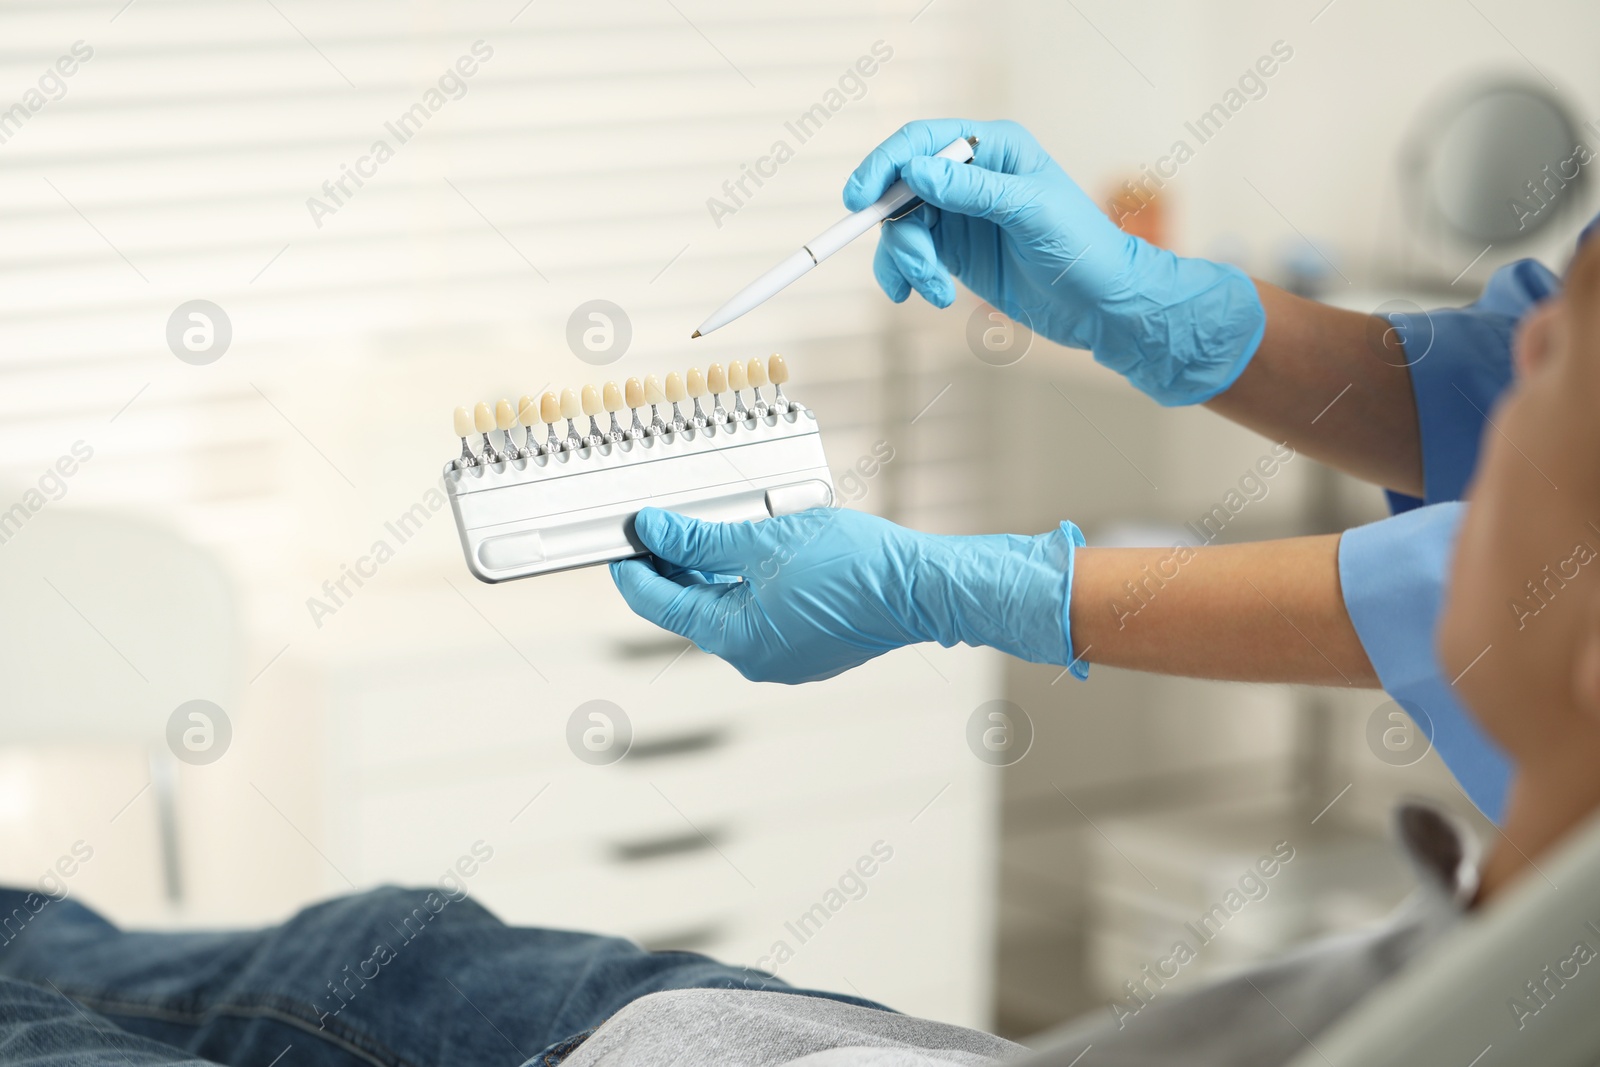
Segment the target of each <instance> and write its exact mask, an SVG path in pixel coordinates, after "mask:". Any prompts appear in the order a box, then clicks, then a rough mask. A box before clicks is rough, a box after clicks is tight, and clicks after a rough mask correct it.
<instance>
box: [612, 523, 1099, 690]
mask: <svg viewBox="0 0 1600 1067" xmlns="http://www.w3.org/2000/svg"><path fill="white" fill-rule="evenodd" d="M635 529H636V531H637V533H638V535H639V539H640V540H642V541H643V542H644V543H645V547H647V548H648V549H649V550H650V553H651V555H652V556H653V557H654V558H653V559H648V560H646V559H628V560H622V561H621V562H619V563H613V564H612V565H611V575H612V577H613V578H614V579H615V581H616V583H617V588H618V589H620V590H621V591H622V596H623V598H624V599H625V600H627V602H628V605H629V606H630V607H631V608H633V610H634V611H635V612H637V613H638V614H640V615H642V616H643V617H645V618H646V619H649V620H650V621H652V622H654V623H656V624H657V625H658V626H661V627H664V628H665V629H668V630H671V631H672V632H673V633H676V634H679V635H680V636H683V637H686V638H688V639H689V640H690V641H693V642H694V643H695V644H696V645H698V646H699V647H700V648H702V649H704V650H705V651H707V652H710V653H713V654H715V655H717V656H721V657H722V658H723V659H725V660H727V661H728V662H729V663H731V664H733V666H734V667H735V668H736V669H737V670H738V671H739V673H740V674H743V675H744V676H745V677H746V678H749V679H750V680H752V681H758V682H789V683H795V682H809V681H816V680H818V679H822V678H831V677H833V676H834V675H836V674H839V673H841V672H843V671H846V670H849V669H850V668H851V667H855V666H858V665H859V664H862V663H865V662H866V661H867V660H869V659H872V658H874V657H875V656H881V655H883V654H884V653H885V652H889V651H892V650H893V649H896V648H900V647H901V646H903V645H909V644H916V643H918V642H923V641H937V642H938V643H939V644H941V645H945V646H947V647H948V646H950V645H955V644H960V643H965V644H969V645H987V646H989V647H992V648H998V649H1000V650H1001V651H1003V652H1009V653H1010V654H1012V655H1014V656H1018V657H1020V658H1022V659H1026V660H1031V661H1033V662H1035V663H1054V664H1058V665H1060V666H1063V667H1065V666H1068V665H1071V667H1072V670H1073V673H1074V674H1076V675H1077V676H1079V677H1083V676H1084V675H1085V674H1086V673H1087V672H1088V665H1087V664H1086V663H1083V662H1081V661H1075V660H1074V657H1073V652H1072V641H1071V636H1070V635H1069V633H1068V626H1069V622H1068V604H1069V601H1070V598H1071V591H1072V563H1073V553H1074V552H1075V551H1076V549H1077V547H1078V546H1080V545H1082V544H1083V536H1082V534H1080V533H1079V532H1078V528H1077V527H1076V526H1074V525H1072V524H1071V523H1070V522H1064V523H1062V524H1061V526H1060V527H1059V528H1058V529H1056V530H1052V531H1051V532H1049V533H1045V534H1039V535H1038V536H1036V537H1023V536H1019V535H1014V534H988V535H982V536H976V537H954V536H940V535H936V534H924V533H918V532H916V531H914V530H908V529H905V528H904V527H901V526H896V525H895V524H894V523H892V522H889V521H888V520H887V519H880V518H878V517H877V516H875V515H868V514H865V513H863V512H858V511H845V510H838V509H832V508H814V509H812V510H810V511H803V512H800V513H799V514H796V515H785V516H780V517H778V518H774V519H768V520H766V521H765V522H760V523H749V522H744V523H715V522H702V521H700V520H698V519H691V518H687V517H685V516H683V515H679V514H676V513H674V512H670V511H662V510H660V509H658V508H646V509H644V510H643V511H641V512H640V513H639V517H638V520H637V522H636V524H635Z"/></svg>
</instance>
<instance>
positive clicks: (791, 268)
mask: <svg viewBox="0 0 1600 1067" xmlns="http://www.w3.org/2000/svg"><path fill="white" fill-rule="evenodd" d="M977 147H978V139H977V138H976V137H957V138H956V139H955V140H953V141H951V142H950V143H949V144H947V145H945V146H944V147H943V148H941V149H940V150H939V151H938V152H937V153H934V154H935V155H937V156H938V157H939V158H940V159H947V160H950V161H951V162H952V163H970V162H972V153H973V150H974V149H976V148H977ZM918 206H920V201H918V199H917V194H916V193H914V192H912V191H911V189H910V188H909V187H908V186H907V185H906V183H905V182H903V181H895V182H891V183H890V184H889V187H888V188H887V189H885V190H884V191H883V192H882V193H881V194H879V195H878V196H877V197H876V198H875V199H874V200H873V201H872V203H870V204H865V205H863V206H862V207H861V208H860V209H859V210H857V211H853V212H852V213H850V214H849V215H846V216H845V217H844V218H842V219H840V220H839V221H838V222H836V223H834V224H833V225H832V226H829V227H828V228H827V229H826V230H823V231H822V232H821V233H819V234H818V235H817V236H816V237H813V238H812V239H811V240H810V241H807V242H806V243H805V244H804V245H803V246H802V247H801V248H800V250H799V251H798V252H796V253H795V254H794V255H792V256H790V257H789V258H788V259H786V260H784V261H783V262H782V263H779V264H778V265H777V266H776V267H773V268H772V269H771V270H769V271H767V273H765V274H763V275H762V276H761V277H759V278H757V279H756V280H755V281H753V282H751V283H750V284H749V285H747V286H745V287H744V288H743V289H741V290H739V291H738V292H737V293H735V294H734V295H733V298H732V299H730V300H729V301H728V302H727V303H726V304H723V305H722V306H721V307H719V308H718V309H717V310H716V311H714V312H712V313H711V317H710V318H709V319H707V320H706V321H704V322H702V323H701V324H700V328H699V329H698V330H696V331H695V332H694V333H693V334H692V335H691V336H692V337H704V336H705V335H706V334H708V333H710V332H711V331H712V330H715V329H719V328H721V327H723V326H726V325H727V324H728V323H730V322H732V321H733V320H734V319H736V318H738V317H739V316H741V315H743V314H744V313H745V312H747V311H750V310H752V309H754V308H756V307H758V306H759V305H761V304H763V303H765V302H766V301H767V300H769V299H771V298H772V297H773V296H775V295H776V294H777V293H778V292H779V291H780V290H782V289H784V288H787V287H788V286H789V285H791V284H793V283H794V282H796V281H798V280H799V279H800V278H801V277H802V276H804V275H805V274H806V272H808V271H809V270H811V268H812V267H815V266H816V265H817V264H819V263H821V262H822V261H823V260H825V259H827V258H828V257H829V256H831V255H833V254H834V253H835V252H837V251H839V249H841V248H843V247H844V246H845V245H847V244H849V243H850V242H851V241H854V240H855V239H856V238H857V237H860V236H861V235H862V234H864V233H866V232H867V231H868V230H870V229H872V227H874V226H876V225H878V224H879V223H881V222H884V221H886V220H889V219H894V218H899V217H902V216H904V215H906V214H908V213H909V212H912V211H915V210H916V209H917V207H918Z"/></svg>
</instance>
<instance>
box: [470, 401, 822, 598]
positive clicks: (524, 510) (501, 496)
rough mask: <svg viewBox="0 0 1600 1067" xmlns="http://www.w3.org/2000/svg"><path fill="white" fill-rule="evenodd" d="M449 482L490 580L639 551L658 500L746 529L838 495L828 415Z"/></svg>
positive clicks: (510, 466) (645, 442) (536, 459)
mask: <svg viewBox="0 0 1600 1067" xmlns="http://www.w3.org/2000/svg"><path fill="white" fill-rule="evenodd" d="M727 447H737V448H739V456H738V457H737V462H738V465H739V472H740V475H741V477H739V478H738V479H730V478H729V473H728V458H727V457H726V456H722V455H718V454H717V453H718V452H720V451H721V450H722V449H724V448H727ZM445 483H446V489H447V494H448V496H449V499H450V502H451V508H452V511H453V513H454V515H455V519H456V525H457V529H458V531H459V532H460V534H461V541H462V546H463V550H464V552H465V555H466V559H467V563H468V567H469V568H470V569H471V571H472V573H473V574H474V575H475V576H476V577H478V578H479V579H481V580H483V581H486V582H499V581H505V580H508V579H512V578H522V577H529V576H532V575H535V574H543V573H549V572H552V571H558V570H566V569H570V568H573V567H581V566H588V565H592V564H599V563H606V562H610V561H613V560H619V559H626V558H629V557H633V556H637V555H639V554H640V552H641V547H640V546H639V545H638V544H637V542H636V541H634V540H633V539H632V532H631V531H632V523H633V520H634V518H635V516H636V515H637V514H638V510H639V508H640V507H642V506H644V505H645V504H646V503H649V504H653V505H657V506H661V507H667V508H671V509H673V510H675V511H679V512H682V513H685V514H690V515H694V516H696V517H699V518H704V519H707V520H711V521H717V522H742V521H760V520H762V519H765V518H768V517H770V516H772V515H787V514H792V513H794V512H797V511H800V510H804V509H806V508H810V507H824V506H828V505H830V504H832V503H834V500H835V493H834V489H833V481H832V476H831V474H830V473H829V470H828V463H827V458H826V456H825V455H824V454H823V450H822V443H821V439H820V436H819V435H818V433H817V427H816V420H815V418H814V417H813V416H812V415H811V413H810V412H809V411H806V410H804V409H799V408H797V409H796V410H795V411H793V412H790V413H788V414H785V415H769V416H768V417H766V418H764V419H755V420H750V421H748V422H744V423H740V424H736V425H734V426H732V427H729V426H713V427H710V428H709V429H708V430H706V431H691V432H685V433H667V434H662V435H658V436H651V437H643V438H633V439H624V440H622V441H619V442H615V443H611V442H606V443H603V444H601V445H600V446H599V447H596V448H581V449H578V450H575V451H566V450H561V451H557V452H554V453H552V452H548V451H547V452H545V453H543V454H540V455H537V456H530V457H519V458H516V460H515V462H489V463H480V464H476V465H459V466H458V465H455V464H452V465H451V467H450V468H449V469H447V471H446V474H445Z"/></svg>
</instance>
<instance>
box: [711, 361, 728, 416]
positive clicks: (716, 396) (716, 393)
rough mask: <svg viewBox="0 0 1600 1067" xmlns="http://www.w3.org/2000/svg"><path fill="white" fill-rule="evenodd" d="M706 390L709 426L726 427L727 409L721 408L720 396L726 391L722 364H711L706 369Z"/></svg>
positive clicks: (725, 378)
mask: <svg viewBox="0 0 1600 1067" xmlns="http://www.w3.org/2000/svg"><path fill="white" fill-rule="evenodd" d="M706 389H707V390H708V391H709V392H710V393H711V425H713V426H726V425H727V423H728V409H727V408H725V407H723V406H722V394H723V393H726V392H727V391H728V372H727V371H725V370H723V369H722V364H720V363H713V364H711V366H709V367H707V368H706Z"/></svg>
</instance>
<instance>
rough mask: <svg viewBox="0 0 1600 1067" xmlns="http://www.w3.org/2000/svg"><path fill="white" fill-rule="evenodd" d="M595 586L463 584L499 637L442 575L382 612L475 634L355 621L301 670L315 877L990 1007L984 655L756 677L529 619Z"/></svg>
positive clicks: (612, 616)
mask: <svg viewBox="0 0 1600 1067" xmlns="http://www.w3.org/2000/svg"><path fill="white" fill-rule="evenodd" d="M592 580H593V576H592V575H589V576H556V577H553V578H546V579H541V580H540V581H538V582H529V583H514V584H513V585H511V586H501V587H497V588H496V589H495V590H494V591H493V592H489V591H487V590H485V589H483V588H482V587H468V585H467V583H466V582H464V581H462V582H458V583H456V584H457V587H458V589H459V590H460V591H461V593H463V594H464V595H465V596H466V597H468V598H470V599H471V600H472V601H473V603H474V605H475V606H479V607H481V610H483V611H484V612H486V613H487V616H492V618H493V623H492V626H493V627H494V629H491V628H490V627H489V626H485V625H483V620H480V619H475V618H473V616H472V613H471V612H469V611H467V610H466V608H465V606H464V605H463V604H462V602H461V598H460V597H459V596H458V595H457V594H456V593H455V592H452V591H450V590H448V589H445V588H444V587H443V586H442V585H441V586H440V587H439V590H440V592H439V595H438V596H437V598H436V599H435V597H434V594H433V593H431V592H429V593H427V594H422V593H418V594H415V596H414V597H413V599H412V602H411V603H409V604H407V605H405V606H404V607H397V608H396V610H395V611H394V612H391V613H390V615H391V620H392V621H398V620H401V619H403V617H404V616H405V615H407V614H411V613H416V612H419V611H420V612H421V613H423V614H431V613H435V612H447V613H449V614H450V615H453V616H459V617H462V618H463V619H464V620H467V621H464V622H463V624H462V626H461V631H462V633H463V634H464V635H467V636H468V637H469V638H470V640H465V641H463V642H461V643H460V644H458V645H455V646H453V647H432V648H425V649H423V650H421V651H419V650H418V645H417V644H416V643H415V642H404V641H400V640H398V639H396V640H394V641H392V642H390V641H385V640H382V638H381V633H379V632H377V631H375V629H374V628H372V627H365V626H363V627H352V628H351V629H352V631H354V630H357V629H359V630H360V631H361V632H362V634H363V638H362V641H361V643H360V645H359V646H355V645H345V644H341V646H340V647H338V648H337V649H334V648H332V647H329V648H327V649H319V655H318V656H317V657H316V659H315V660H311V659H306V660H302V661H301V662H300V663H298V664H297V665H296V667H295V669H296V670H298V671H300V672H302V674H303V676H304V680H305V683H306V686H305V690H304V691H305V692H306V693H307V694H308V695H309V696H310V698H311V699H313V700H315V701H316V702H317V703H318V704H319V705H320V716H319V717H320V719H321V721H322V723H323V729H324V730H325V734H326V741H325V744H324V746H323V757H322V758H323V760H324V763H325V766H324V769H323V774H322V786H321V792H322V798H321V803H320V804H319V805H318V806H319V808H320V810H321V812H322V820H323V828H322V832H321V834H320V835H319V834H316V833H313V834H311V835H310V836H312V837H315V838H318V840H320V841H321V842H323V843H324V849H325V851H326V852H327V856H328V859H329V861H330V862H329V866H328V867H326V868H325V869H324V871H323V875H324V880H325V886H324V887H323V889H324V892H328V893H331V892H337V891H341V890H348V889H349V885H347V884H346V883H345V879H348V881H349V882H350V883H353V884H354V885H356V886H360V887H365V886H369V885H373V884H376V883H380V882H404V883H410V884H427V883H435V884H438V883H441V882H442V883H443V884H445V885H447V886H454V885H457V884H459V885H463V886H465V887H466V889H467V890H468V891H470V892H471V893H472V894H473V896H474V897H475V898H476V899H477V900H479V901H480V902H481V903H483V904H484V905H486V906H487V907H489V908H490V909H491V910H493V911H495V912H496V913H497V914H499V915H500V916H501V917H502V918H504V919H505V920H506V921H508V922H512V923H518V924H529V925H542V926H557V927H570V928H578V929H585V930H593V931H596V932H602V933H610V934H622V935H625V936H628V937H631V938H633V939H635V940H637V941H639V942H641V943H642V944H645V945H646V946H648V947H651V948H684V949H692V950H695V951H701V952H705V953H707V954H709V955H712V956H715V957H717V958H719V959H723V960H726V961H729V962H738V963H743V964H747V965H752V966H760V967H762V968H764V969H768V970H774V971H776V973H778V974H779V976H780V977H782V978H784V979H785V980H787V981H789V982H791V983H793V984H796V985H803V986H809V987H816V988H824V989H831V990H838V991H841V992H847V993H855V994H858V995H861V996H865V997H869V998H872V999H875V1000H879V1001H881V1002H883V1003H885V1004H888V1005H890V1006H891V1007H894V1008H896V1009H898V1010H901V1011H906V1012H913V1013H916V1014H919V1015H925V1016H930V1017H934V1018H939V1019H945V1020H949V1021H954V1022H960V1023H965V1024H969V1025H983V1024H985V1023H986V1022H987V1021H988V1014H989V1010H990V1002H991V997H992V990H991V978H992V967H993V964H992V959H993V955H994V946H993V930H994V926H995V923H994V916H993V908H994V887H993V883H994V871H995V862H996V860H995V842H996V838H997V834H998V814H997V809H996V797H997V784H998V783H997V781H996V779H995V777H994V771H993V769H992V768H990V767H988V766H986V765H984V764H983V763H981V762H980V761H979V760H978V759H976V758H975V757H974V756H973V755H972V753H971V752H970V751H969V750H968V748H967V744H966V739H965V730H966V720H967V718H968V716H969V715H970V714H971V713H972V711H973V710H974V709H975V708H977V707H978V705H980V704H982V703H984V702H985V701H987V700H991V699H994V698H995V697H996V696H998V695H999V686H1000V680H999V661H998V657H996V656H994V655H993V654H991V653H989V652H987V651H984V650H974V649H964V648H963V649H950V650H944V649H939V648H937V647H933V648H926V649H914V650H912V649H907V650H902V651H901V652H899V653H894V654H891V655H889V656H886V657H882V658H880V659H878V660H875V661H874V662H872V663H870V664H867V665H865V666H864V667H861V668H858V669H857V670H854V671H850V672H847V673H846V674H844V675H842V676H840V677H838V678H835V679H831V680H829V681H826V682H821V683H815V684H812V685H807V686H804V687H787V686H779V685H757V684H753V683H750V682H747V681H745V680H744V679H743V678H741V677H740V676H739V675H738V674H737V673H736V672H734V671H733V670H732V668H730V667H728V666H727V665H726V664H724V663H722V662H721V661H719V660H716V659H714V658H712V657H709V656H707V655H705V654H703V653H701V652H699V651H698V650H695V649H693V648H692V647H690V646H689V645H688V643H687V642H685V641H683V640H682V639H680V638H676V637H674V636H673V635H671V634H664V633H661V632H659V631H655V630H654V629H653V628H651V627H649V626H647V625H646V624H644V623H642V622H641V621H640V620H638V619H636V618H634V617H632V616H631V615H628V614H627V613H626V612H625V610H624V609H622V608H621V606H620V604H619V605H617V606H616V607H617V610H616V611H612V610H611V609H610V608H609V607H608V608H605V609H601V610H599V611H597V612H585V613H584V615H583V617H582V618H581V619H580V621H579V622H577V623H576V624H575V625H568V626H563V627H559V628H556V629H557V630H558V631H559V632H554V633H553V632H552V628H551V627H550V626H548V625H546V624H545V623H547V621H548V619H549V617H550V613H549V611H548V609H542V610H541V611H540V612H539V613H537V614H529V615H524V616H522V617H521V618H520V619H519V618H518V614H517V603H518V602H519V601H521V602H523V603H526V602H527V601H528V599H529V598H531V597H533V596H540V597H541V600H542V601H543V602H544V603H546V604H548V603H553V602H558V601H559V597H557V598H556V599H555V600H552V599H550V594H553V593H557V592H558V591H559V590H560V589H561V588H562V586H563V583H565V584H566V585H567V586H569V587H572V586H573V585H583V586H586V584H587V583H588V582H590V581H592ZM602 580H603V575H602ZM534 586H537V587H539V588H538V589H534V588H532V587H534ZM594 599H595V600H596V601H599V602H601V603H607V602H608V601H607V600H606V599H604V598H599V597H596V598H594ZM367 610H368V611H371V612H374V613H381V612H384V611H386V609H381V608H377V606H375V605H369V606H368V608H367ZM487 616H486V617H487ZM438 629H439V628H438V627H437V626H435V627H434V630H435V632H436V633H437V632H438ZM496 630H499V633H498V634H497V633H496V632H495V631H496ZM375 636H376V637H378V638H379V640H378V641H377V642H376V643H374V641H373V640H372V638H374V637H375ZM387 647H392V648H393V649H395V651H394V652H392V653H390V652H388V651H386V648H387ZM541 675H542V676H543V677H541ZM592 701H605V702H608V703H606V704H604V705H594V704H590V702H592ZM580 706H583V708H584V711H583V712H582V713H580V714H579V716H578V718H579V721H578V723H577V725H575V726H574V725H572V724H571V721H570V720H572V718H573V716H574V713H575V712H577V711H578V709H580ZM592 711H598V713H599V714H602V715H604V716H605V719H604V720H591V719H589V718H588V717H587V716H588V714H589V713H590V712H592ZM595 729H600V730H602V732H603V731H604V730H608V729H609V730H612V731H614V733H613V735H612V739H613V741H614V742H619V741H620V739H621V738H622V737H623V736H624V735H625V734H626V733H627V732H629V731H630V730H631V735H632V736H631V745H630V747H628V749H627V753H626V755H625V756H623V757H622V758H621V759H619V760H617V761H616V762H613V763H609V764H601V763H591V762H587V761H586V760H585V758H582V757H580V755H579V752H580V751H585V752H587V750H586V749H585V748H584V740H583V734H584V731H586V730H595ZM595 736H596V737H598V736H599V735H595ZM593 739H594V738H591V740H593ZM603 755H604V754H603V753H602V754H601V755H596V754H594V753H593V752H588V756H589V758H590V759H594V760H599V759H601V758H602V756H603ZM335 865H336V867H335Z"/></svg>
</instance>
